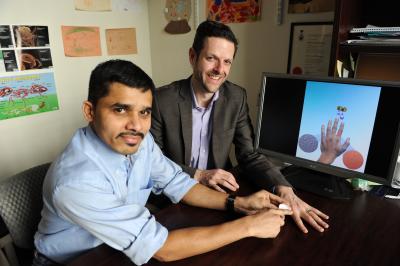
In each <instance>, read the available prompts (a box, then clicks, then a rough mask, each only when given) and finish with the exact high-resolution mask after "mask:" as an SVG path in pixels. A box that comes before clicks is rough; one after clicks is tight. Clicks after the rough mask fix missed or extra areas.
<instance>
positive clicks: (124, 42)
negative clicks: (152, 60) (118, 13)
mask: <svg viewBox="0 0 400 266" xmlns="http://www.w3.org/2000/svg"><path fill="white" fill-rule="evenodd" d="M106 39H107V52H108V54H109V55H125V54H137V44H136V29H135V28H122V29H107V30H106Z"/></svg>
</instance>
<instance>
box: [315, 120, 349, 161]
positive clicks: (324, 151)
mask: <svg viewBox="0 0 400 266" xmlns="http://www.w3.org/2000/svg"><path fill="white" fill-rule="evenodd" d="M338 123H339V119H338V118H335V120H334V122H333V126H332V121H331V120H329V122H328V126H327V128H326V131H325V125H322V126H321V156H320V157H319V159H318V162H321V163H326V164H331V163H332V162H333V161H334V160H335V159H336V158H337V157H338V156H340V155H341V154H342V153H344V152H345V151H346V149H347V148H348V147H349V145H350V138H347V139H346V141H345V142H344V143H343V144H342V143H341V138H342V134H343V130H344V123H343V122H341V123H340V126H339V129H338Z"/></svg>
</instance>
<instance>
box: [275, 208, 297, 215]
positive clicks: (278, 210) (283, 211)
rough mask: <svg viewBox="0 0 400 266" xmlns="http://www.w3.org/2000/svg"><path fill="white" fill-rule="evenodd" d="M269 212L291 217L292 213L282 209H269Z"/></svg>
mask: <svg viewBox="0 0 400 266" xmlns="http://www.w3.org/2000/svg"><path fill="white" fill-rule="evenodd" d="M270 212H272V213H274V214H277V215H281V216H282V215H292V214H293V212H292V211H291V210H284V209H270Z"/></svg>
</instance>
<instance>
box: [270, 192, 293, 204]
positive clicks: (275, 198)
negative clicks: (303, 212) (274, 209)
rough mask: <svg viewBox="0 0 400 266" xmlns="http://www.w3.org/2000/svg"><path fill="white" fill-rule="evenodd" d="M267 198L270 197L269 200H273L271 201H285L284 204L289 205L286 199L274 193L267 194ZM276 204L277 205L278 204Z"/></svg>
mask: <svg viewBox="0 0 400 266" xmlns="http://www.w3.org/2000/svg"><path fill="white" fill-rule="evenodd" d="M269 198H270V200H271V201H273V203H275V204H276V203H278V204H279V203H285V204H288V205H289V203H288V202H287V201H285V200H284V199H283V198H281V197H279V196H278V195H275V194H270V195H269ZM278 204H277V205H278Z"/></svg>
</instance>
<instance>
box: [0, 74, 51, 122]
mask: <svg viewBox="0 0 400 266" xmlns="http://www.w3.org/2000/svg"><path fill="white" fill-rule="evenodd" d="M58 109H59V107H58V99H57V93H56V86H55V82H54V75H53V73H39V74H31V75H18V76H0V120H4V119H9V118H15V117H20V116H26V115H32V114H38V113H44V112H49V111H54V110H58Z"/></svg>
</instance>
